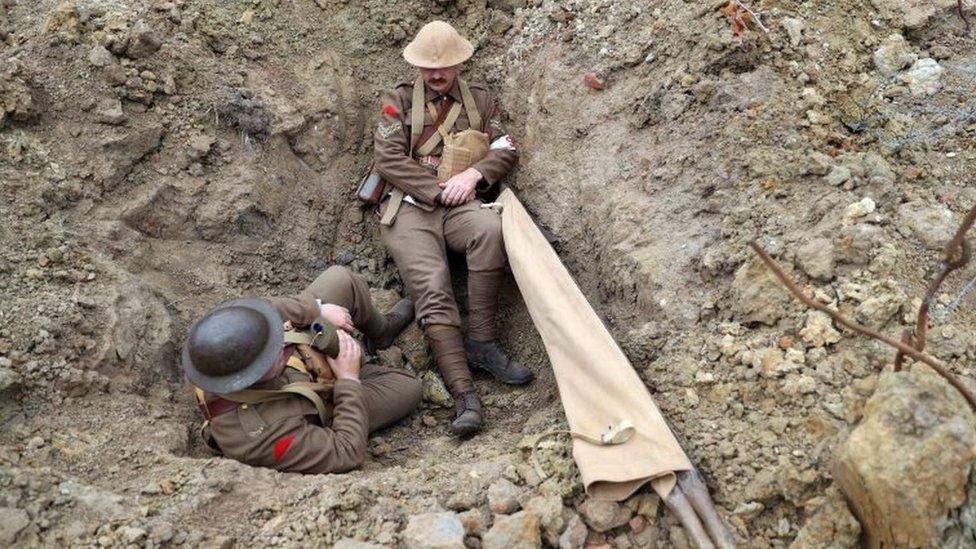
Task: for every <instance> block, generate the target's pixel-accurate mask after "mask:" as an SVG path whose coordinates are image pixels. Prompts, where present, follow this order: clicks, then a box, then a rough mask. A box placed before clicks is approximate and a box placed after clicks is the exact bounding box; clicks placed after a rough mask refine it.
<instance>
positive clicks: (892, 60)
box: [874, 33, 918, 76]
mask: <svg viewBox="0 0 976 549" xmlns="http://www.w3.org/2000/svg"><path fill="white" fill-rule="evenodd" d="M917 59H918V55H916V54H915V53H914V52H912V50H911V48H910V47H909V46H908V42H906V41H905V37H904V36H902V35H901V34H899V33H895V34H892V35H890V36H888V38H886V39H885V41H884V42H883V43H882V44H881V47H880V48H878V49H877V50H875V52H874V66H875V67H876V68H877V69H878V72H880V73H881V74H883V75H885V76H890V75H892V74H895V73H896V72H898V71H900V70H902V69H904V68H905V67H908V66H910V65H911V64H912V63H914V62H915V61H916V60H917Z"/></svg>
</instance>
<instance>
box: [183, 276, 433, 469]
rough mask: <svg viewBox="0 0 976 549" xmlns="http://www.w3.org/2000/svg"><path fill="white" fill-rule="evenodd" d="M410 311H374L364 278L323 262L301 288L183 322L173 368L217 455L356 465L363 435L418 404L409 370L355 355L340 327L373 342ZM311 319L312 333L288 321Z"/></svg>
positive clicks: (309, 465) (285, 464)
mask: <svg viewBox="0 0 976 549" xmlns="http://www.w3.org/2000/svg"><path fill="white" fill-rule="evenodd" d="M412 318H413V303H412V302H411V301H410V300H409V299H403V300H400V302H399V303H397V304H396V305H395V306H394V307H393V309H392V310H391V311H390V312H389V313H387V314H385V315H383V314H380V313H379V311H377V310H376V308H375V307H374V306H373V303H372V301H371V299H370V296H369V288H368V287H367V286H366V282H365V281H364V280H363V279H362V278H360V277H359V276H357V275H355V274H353V273H352V272H351V271H349V270H348V269H346V268H344V267H330V268H329V269H327V270H326V271H325V272H323V273H322V274H321V275H319V277H318V278H316V279H315V281H314V282H312V283H311V284H310V285H309V286H308V287H307V288H305V290H303V291H302V292H300V293H298V294H296V295H294V296H290V297H280V298H270V299H235V300H231V301H227V302H224V303H222V304H220V305H218V306H217V307H215V308H214V309H213V310H211V311H210V312H209V313H207V314H206V315H205V316H204V317H203V318H201V319H200V320H198V321H197V322H196V324H195V325H194V326H193V327H192V328H191V330H190V333H189V335H188V336H187V339H186V342H185V343H184V346H183V354H182V361H181V363H182V367H183V370H184V372H185V373H186V376H187V378H189V380H190V381H191V382H192V383H193V384H194V385H196V387H197V398H198V403H199V405H200V409H201V411H202V412H203V414H204V417H205V418H206V422H205V423H204V431H205V432H206V431H209V433H205V434H207V435H208V439H209V440H208V443H210V444H211V445H212V446H215V447H216V448H217V449H219V450H220V451H221V452H222V453H223V454H224V455H225V456H227V457H230V458H233V459H236V460H238V461H242V462H244V463H247V464H249V465H257V466H262V467H270V468H273V469H277V470H279V471H294V472H302V473H336V472H345V471H349V470H352V469H355V468H356V467H358V466H359V465H361V464H362V462H363V459H364V458H365V455H366V439H367V436H368V434H369V433H371V432H373V431H376V430H377V429H380V428H382V427H385V426H388V425H390V424H392V423H394V422H396V421H398V420H399V419H401V418H403V417H404V416H406V415H408V414H409V413H410V412H411V411H413V410H414V409H415V408H416V407H417V405H418V404H419V403H420V398H421V393H422V391H421V385H420V382H419V381H418V380H417V378H416V377H415V376H414V375H413V374H411V373H410V372H407V371H404V370H397V369H393V368H387V367H383V366H378V365H375V364H365V365H363V366H362V368H360V363H361V360H362V350H361V349H360V346H359V343H357V341H356V340H355V339H354V338H353V337H352V336H351V335H350V334H351V333H352V332H353V331H354V330H359V331H361V332H362V333H363V335H365V337H366V340H367V345H369V346H371V347H374V348H376V349H384V348H386V347H389V346H390V345H392V344H393V341H394V339H395V338H396V336H397V335H399V334H400V332H401V331H403V329H404V328H405V327H406V326H407V325H408V324H409V323H410V321H411V320H412ZM308 326H312V327H313V329H312V330H301V331H299V330H297V329H298V328H305V327H308Z"/></svg>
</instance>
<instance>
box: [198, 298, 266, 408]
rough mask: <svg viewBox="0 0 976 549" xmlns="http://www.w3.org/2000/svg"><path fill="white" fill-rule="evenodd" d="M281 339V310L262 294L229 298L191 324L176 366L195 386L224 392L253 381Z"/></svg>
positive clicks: (219, 392)
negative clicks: (250, 297) (247, 297)
mask: <svg viewBox="0 0 976 549" xmlns="http://www.w3.org/2000/svg"><path fill="white" fill-rule="evenodd" d="M283 343H284V329H283V328H282V325H281V315H279V314H278V310H277V309H275V308H274V306H273V305H271V303H270V302H268V301H265V300H263V299H234V300H231V301H225V302H224V303H221V304H220V305H217V306H216V307H214V308H213V309H211V310H210V312H209V313H207V314H206V315H205V316H204V317H203V318H201V319H200V320H198V321H197V322H196V324H194V325H193V327H192V328H191V329H190V334H189V335H188V336H187V338H186V342H185V343H184V344H183V353H182V355H181V360H180V365H181V366H182V367H183V371H184V373H186V377H187V378H189V380H190V382H191V383H193V384H194V385H196V386H197V387H199V388H201V389H203V390H204V391H208V392H211V393H218V394H229V393H233V392H235V391H240V390H241V389H246V388H247V387H249V386H251V385H253V384H254V383H255V382H257V380H259V379H261V376H263V375H264V374H265V373H267V371H268V370H269V369H270V368H271V366H273V365H274V363H275V361H276V360H277V359H278V355H279V354H280V353H281V349H282V344H283Z"/></svg>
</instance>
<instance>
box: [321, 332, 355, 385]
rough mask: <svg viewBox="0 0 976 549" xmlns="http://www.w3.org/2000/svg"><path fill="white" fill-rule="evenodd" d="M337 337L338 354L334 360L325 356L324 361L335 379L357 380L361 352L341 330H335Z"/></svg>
mask: <svg viewBox="0 0 976 549" xmlns="http://www.w3.org/2000/svg"><path fill="white" fill-rule="evenodd" d="M336 336H338V337H339V354H338V355H336V357H335V358H332V357H330V356H326V357H325V360H326V361H327V362H328V363H329V367H330V368H332V373H334V374H335V376H336V379H354V380H358V379H359V364H360V361H362V359H363V350H362V349H361V348H360V347H359V343H357V342H356V340H355V339H353V337H352V336H351V335H349V334H348V333H346V332H345V331H343V330H336Z"/></svg>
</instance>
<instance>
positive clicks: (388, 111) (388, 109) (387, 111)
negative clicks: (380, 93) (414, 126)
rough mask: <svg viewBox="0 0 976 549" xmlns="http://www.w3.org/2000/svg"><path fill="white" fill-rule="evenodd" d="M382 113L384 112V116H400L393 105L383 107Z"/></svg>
mask: <svg viewBox="0 0 976 549" xmlns="http://www.w3.org/2000/svg"><path fill="white" fill-rule="evenodd" d="M380 112H382V113H383V115H384V116H396V115H397V114H399V113H397V110H396V108H395V107H394V106H393V105H383V110H382V111H380Z"/></svg>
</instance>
